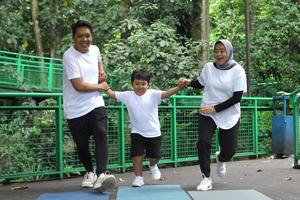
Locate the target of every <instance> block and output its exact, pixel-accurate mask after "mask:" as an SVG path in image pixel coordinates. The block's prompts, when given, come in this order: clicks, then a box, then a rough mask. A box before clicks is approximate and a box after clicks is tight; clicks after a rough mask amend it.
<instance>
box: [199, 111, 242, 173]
mask: <svg viewBox="0 0 300 200" xmlns="http://www.w3.org/2000/svg"><path fill="white" fill-rule="evenodd" d="M198 126H199V127H198V142H197V149H198V159H199V164H200V169H201V172H202V173H203V174H204V175H205V176H206V177H210V152H211V140H212V136H213V135H214V133H215V130H216V128H217V125H216V123H215V122H214V120H213V119H212V118H211V117H207V116H204V115H201V114H199V121H198ZM239 126H240V121H238V122H237V123H236V125H234V126H233V127H232V128H230V129H228V130H224V129H221V128H219V144H220V147H221V151H220V155H219V161H221V162H226V161H229V160H230V159H231V158H232V157H233V155H234V154H235V151H236V147H237V136H238V131H239Z"/></svg>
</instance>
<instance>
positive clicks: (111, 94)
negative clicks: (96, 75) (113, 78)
mask: <svg viewBox="0 0 300 200" xmlns="http://www.w3.org/2000/svg"><path fill="white" fill-rule="evenodd" d="M100 85H102V88H103V92H105V94H106V95H107V96H109V97H110V98H112V99H116V92H115V91H113V90H112V89H111V88H110V87H109V85H108V84H107V82H106V81H103V82H102V83H100Z"/></svg>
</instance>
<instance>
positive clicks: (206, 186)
mask: <svg viewBox="0 0 300 200" xmlns="http://www.w3.org/2000/svg"><path fill="white" fill-rule="evenodd" d="M211 182H212V180H211V178H210V177H208V178H207V177H206V176H205V175H204V174H202V181H201V182H200V184H199V185H198V186H197V190H201V191H207V190H211V189H212V185H211Z"/></svg>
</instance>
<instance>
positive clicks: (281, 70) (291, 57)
mask: <svg viewBox="0 0 300 200" xmlns="http://www.w3.org/2000/svg"><path fill="white" fill-rule="evenodd" d="M259 12H260V15H259V18H258V19H257V28H256V29H255V32H254V37H253V38H255V40H254V42H253V52H254V54H253V61H254V62H253V69H255V70H252V76H253V77H255V78H256V79H257V81H258V82H264V83H270V84H268V85H267V86H268V87H267V88H266V90H264V91H261V90H259V88H258V90H255V94H256V95H262V94H263V95H268V96H269V95H274V94H275V92H277V91H281V90H284V91H287V92H291V91H293V90H294V89H295V87H297V86H298V87H299V85H300V78H299V73H300V68H299V66H298V65H299V61H300V45H299V40H300V34H299V33H300V28H299V27H300V20H299V19H300V12H299V6H297V5H295V4H292V3H290V1H287V0H285V1H275V0H272V1H269V4H268V6H267V7H264V9H260V10H259ZM266 30H268V31H266ZM262 92H264V93H262Z"/></svg>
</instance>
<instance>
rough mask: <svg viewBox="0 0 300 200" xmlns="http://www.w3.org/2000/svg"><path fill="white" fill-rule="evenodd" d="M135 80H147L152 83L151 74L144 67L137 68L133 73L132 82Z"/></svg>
mask: <svg viewBox="0 0 300 200" xmlns="http://www.w3.org/2000/svg"><path fill="white" fill-rule="evenodd" d="M134 80H145V81H147V82H148V84H149V83H150V74H149V73H148V72H147V71H146V70H144V69H136V70H134V71H133V72H132V74H131V84H133V81H134Z"/></svg>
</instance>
